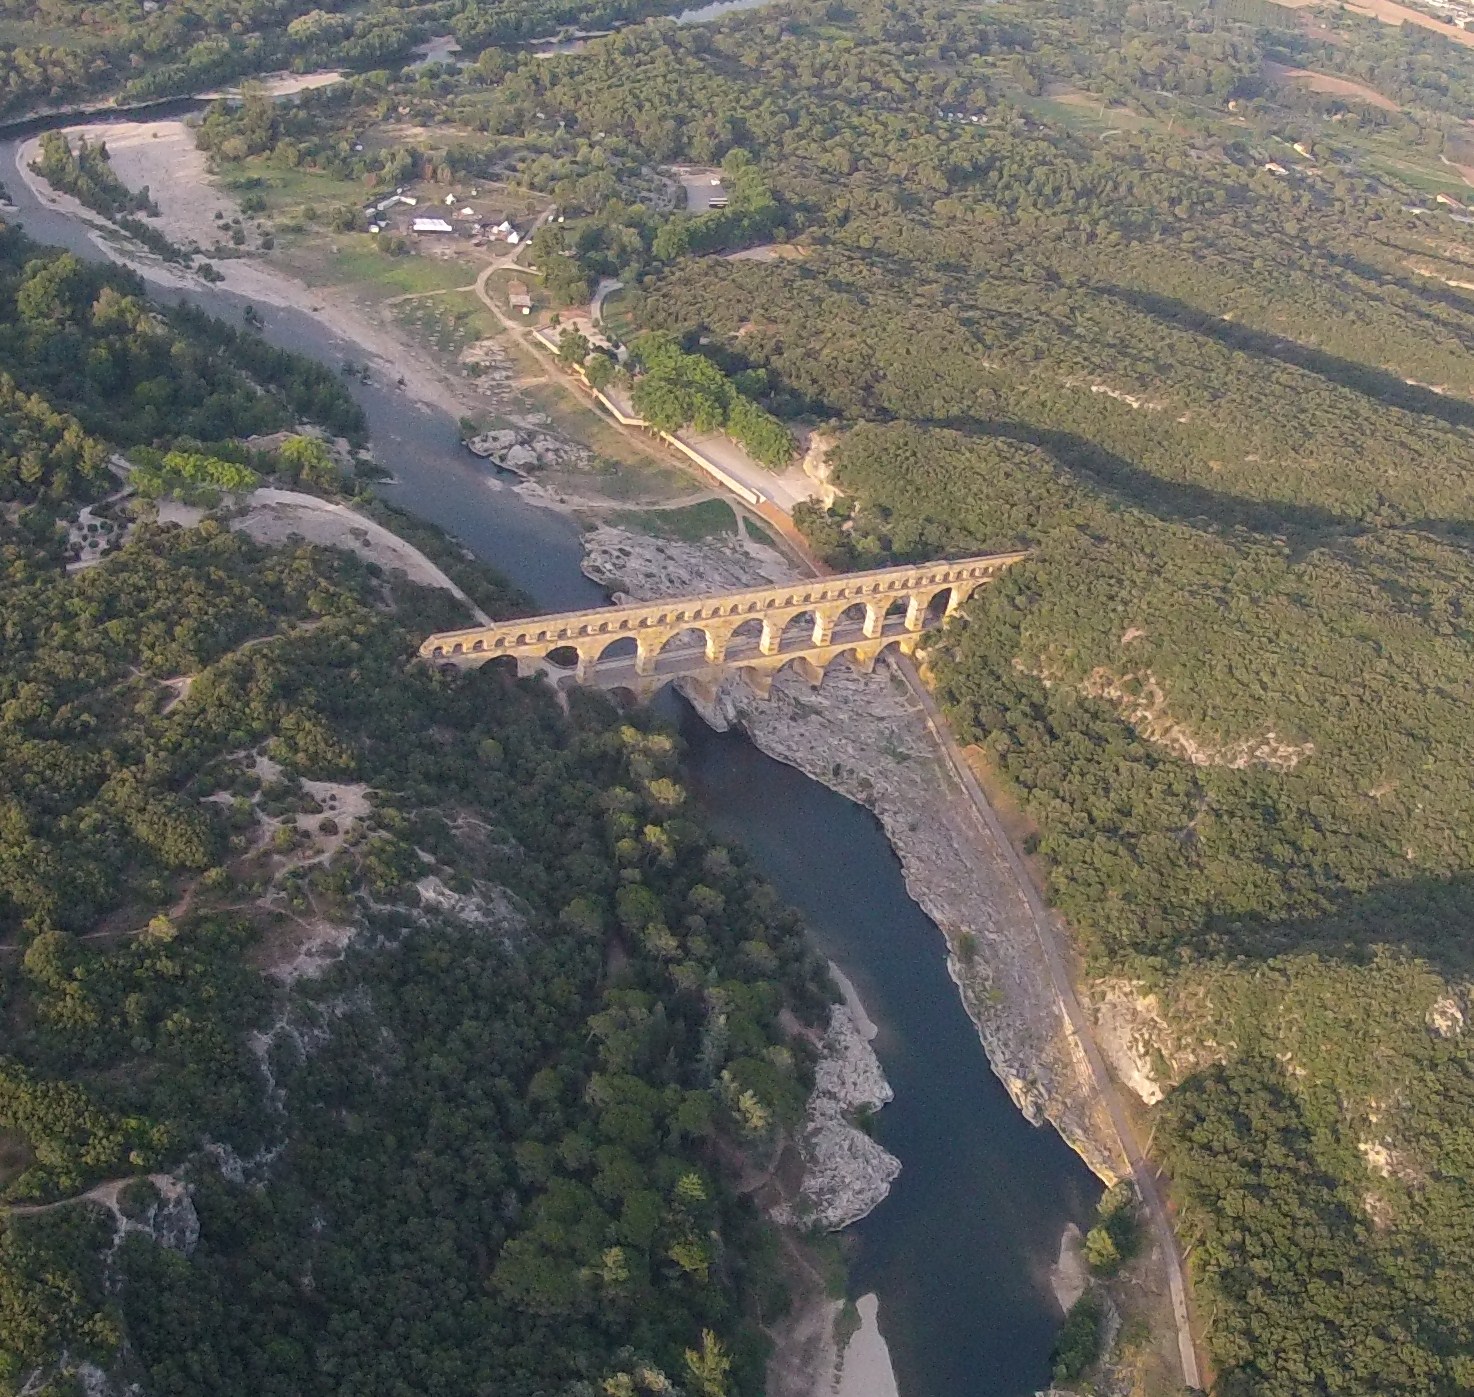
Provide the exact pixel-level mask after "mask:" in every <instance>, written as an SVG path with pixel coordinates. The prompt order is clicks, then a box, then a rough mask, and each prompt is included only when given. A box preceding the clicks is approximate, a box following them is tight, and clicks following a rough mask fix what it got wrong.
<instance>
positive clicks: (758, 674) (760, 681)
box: [741, 665, 773, 699]
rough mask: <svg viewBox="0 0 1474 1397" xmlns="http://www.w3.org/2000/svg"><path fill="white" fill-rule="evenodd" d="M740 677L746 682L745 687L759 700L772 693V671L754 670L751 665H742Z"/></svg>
mask: <svg viewBox="0 0 1474 1397" xmlns="http://www.w3.org/2000/svg"><path fill="white" fill-rule="evenodd" d="M741 674H742V677H743V678H744V679H745V680H746V681H747V686H748V688H750V689H751V690H752V691H753V693H754V694H756V695H757V696H758V698H760V699H765V698H767V697H768V695H769V694H771V693H772V692H773V671H772V670H770V669H754V668H753V667H752V666H751V665H744V666H743V667H742V670H741Z"/></svg>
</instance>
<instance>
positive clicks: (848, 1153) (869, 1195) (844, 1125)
mask: <svg viewBox="0 0 1474 1397" xmlns="http://www.w3.org/2000/svg"><path fill="white" fill-rule="evenodd" d="M893 1096H894V1093H893V1092H892V1091H891V1087H890V1083H889V1082H887V1081H886V1079H885V1073H884V1072H883V1071H882V1070H881V1066H880V1060H879V1059H878V1058H877V1057H876V1056H875V1050H874V1049H873V1048H872V1047H871V1046H870V1044H869V1043H868V1042H867V1041H866V1040H865V1038H864V1036H863V1035H862V1034H861V1032H860V1030H859V1029H858V1028H857V1027H856V1026H855V1021H854V1019H853V1018H851V1017H850V1012H849V1010H848V1009H847V1008H845V1006H844V1005H843V1004H836V1005H835V1006H834V1007H833V1008H832V1009H831V1010H830V1015H829V1029H828V1031H827V1032H826V1033H825V1035H824V1043H823V1046H822V1047H821V1049H820V1057H819V1065H818V1068H817V1069H816V1071H815V1074H814V1090H813V1093H812V1094H811V1095H810V1097H809V1110H808V1116H807V1119H806V1120H805V1121H804V1128H803V1131H802V1133H801V1135H800V1137H799V1141H798V1147H799V1155H800V1157H801V1158H802V1160H803V1169H804V1173H803V1184H802V1186H801V1188H800V1190H799V1195H798V1198H797V1199H796V1200H795V1201H794V1203H793V1204H792V1205H791V1206H785V1207H782V1208H780V1209H778V1210H777V1211H776V1212H775V1214H774V1216H775V1218H776V1220H777V1221H779V1222H783V1223H789V1224H793V1225H797V1226H804V1227H820V1228H823V1229H824V1230H825V1231H826V1232H835V1231H838V1230H839V1229H840V1228H842V1227H848V1226H849V1225H850V1223H852V1222H858V1221H859V1220H860V1219H861V1218H862V1217H865V1216H866V1215H867V1214H868V1213H870V1212H872V1211H873V1210H874V1209H875V1208H876V1206H877V1205H878V1204H879V1203H880V1202H881V1201H882V1200H883V1199H884V1198H885V1196H886V1194H887V1193H889V1192H890V1186H891V1184H892V1182H894V1180H895V1178H896V1175H898V1174H899V1173H900V1172H901V1161H900V1160H898V1159H897V1158H896V1157H895V1155H893V1154H891V1153H890V1152H889V1151H888V1150H887V1149H885V1148H884V1146H882V1145H880V1144H877V1143H876V1141H874V1140H872V1139H871V1138H870V1136H868V1135H867V1134H866V1133H865V1132H864V1131H863V1130H861V1129H860V1128H859V1127H858V1126H857V1125H856V1124H855V1123H854V1122H855V1116H856V1115H857V1113H859V1112H861V1111H875V1110H879V1109H880V1107H881V1106H883V1105H885V1103H886V1102H887V1101H890V1100H891V1099H892V1097H893Z"/></svg>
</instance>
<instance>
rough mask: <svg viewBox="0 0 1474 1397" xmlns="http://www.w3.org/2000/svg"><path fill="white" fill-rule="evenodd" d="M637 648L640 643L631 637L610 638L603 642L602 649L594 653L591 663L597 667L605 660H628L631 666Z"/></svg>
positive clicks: (617, 636)
mask: <svg viewBox="0 0 1474 1397" xmlns="http://www.w3.org/2000/svg"><path fill="white" fill-rule="evenodd" d="M639 648H640V642H639V641H637V640H636V639H635V638H634V636H632V635H616V636H611V637H610V638H609V639H608V640H606V641H605V642H604V645H603V648H602V649H599V650H596V651H595V652H594V655H593V662H594V663H595V664H596V665H597V664H603V663H604V662H605V661H606V660H628V661H629V662H630V663H631V664H633V663H634V659H635V655H636V653H637V652H638V650H639Z"/></svg>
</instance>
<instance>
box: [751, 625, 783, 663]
mask: <svg viewBox="0 0 1474 1397" xmlns="http://www.w3.org/2000/svg"><path fill="white" fill-rule="evenodd" d="M782 639H783V627H782V626H781V625H774V624H773V622H772V621H771V620H770V619H769V618H768V617H766V616H764V617H763V635H762V639H761V640H759V641H758V643H757V648H758V653H759V654H762V655H776V654H777V653H778V643H779V642H780V641H781V640H782Z"/></svg>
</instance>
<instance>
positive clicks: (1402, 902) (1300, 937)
mask: <svg viewBox="0 0 1474 1397" xmlns="http://www.w3.org/2000/svg"><path fill="white" fill-rule="evenodd" d="M1379 946H1385V947H1387V948H1388V949H1389V950H1394V951H1401V952H1404V953H1405V954H1407V955H1412V956H1418V957H1420V958H1422V959H1423V960H1426V961H1427V962H1428V963H1429V964H1430V965H1432V966H1433V967H1434V968H1435V969H1437V970H1439V971H1441V972H1443V973H1444V974H1446V975H1450V976H1456V977H1457V976H1463V977H1467V976H1469V975H1470V974H1471V973H1474V870H1471V871H1467V872H1462V873H1456V874H1452V875H1450V876H1446V877H1432V876H1430V877H1421V878H1407V879H1399V880H1397V881H1394V882H1387V883H1381V884H1378V885H1377V886H1375V887H1373V888H1371V889H1369V890H1368V891H1366V892H1349V891H1339V892H1333V893H1332V894H1331V895H1330V897H1329V899H1328V905H1327V908H1326V910H1325V911H1324V912H1323V913H1321V914H1320V915H1319V916H1316V917H1309V918H1299V919H1291V920H1288V921H1267V920H1256V919H1250V920H1247V921H1237V922H1229V921H1219V922H1216V923H1210V924H1209V925H1208V926H1206V927H1204V929H1203V933H1202V936H1201V940H1200V943H1199V944H1198V945H1197V946H1195V947H1194V949H1195V950H1196V951H1197V952H1198V953H1199V954H1202V955H1205V956H1207V957H1209V958H1211V959H1215V960H1237V959H1248V960H1269V959H1271V958H1272V957H1274V956H1280V955H1288V954H1291V953H1292V952H1293V953H1300V954H1304V953H1306V952H1314V953H1315V954H1317V955H1320V956H1324V957H1326V958H1327V959H1333V960H1342V961H1347V962H1350V963H1352V964H1365V963H1367V962H1368V961H1370V960H1371V959H1372V956H1373V954H1374V953H1375V951H1376V948H1377V947H1379Z"/></svg>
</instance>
